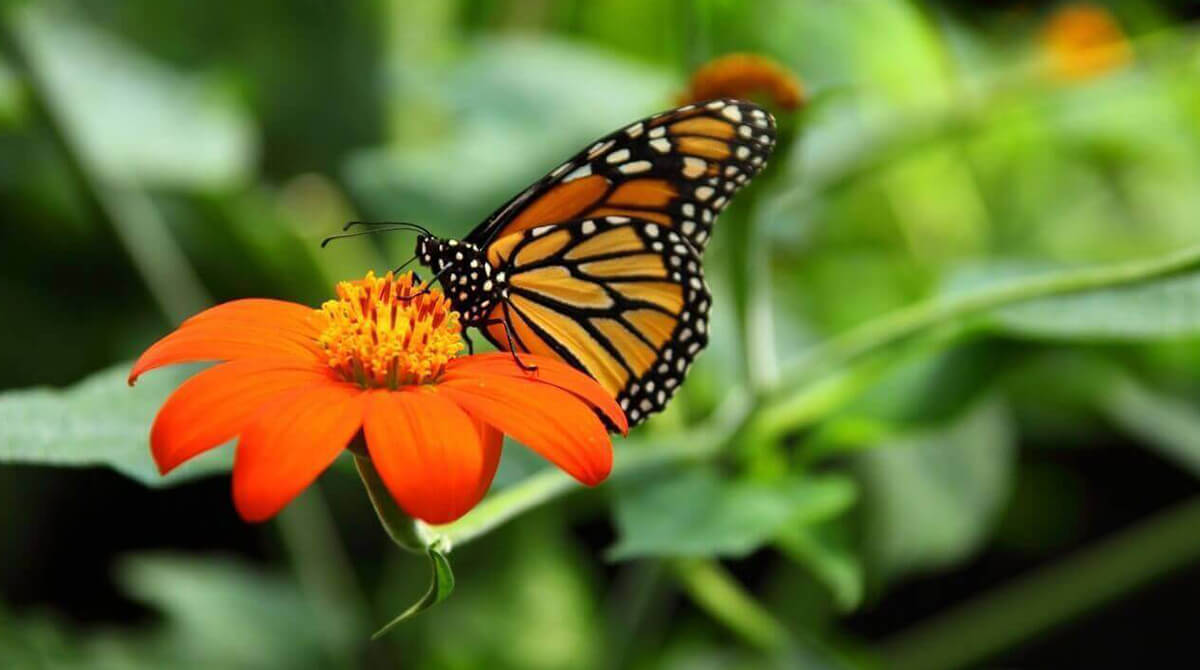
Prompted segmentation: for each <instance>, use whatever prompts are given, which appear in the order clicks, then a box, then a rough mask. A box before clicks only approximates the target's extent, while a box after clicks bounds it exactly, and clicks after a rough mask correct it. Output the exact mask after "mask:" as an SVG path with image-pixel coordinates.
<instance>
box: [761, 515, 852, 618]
mask: <svg viewBox="0 0 1200 670" xmlns="http://www.w3.org/2000/svg"><path fill="white" fill-rule="evenodd" d="M840 530H841V529H840V527H837V526H834V525H832V524H828V523H825V524H812V525H807V526H795V527H792V528H788V529H785V530H784V531H783V532H782V533H780V535H779V538H778V541H777V543H778V545H779V548H780V550H782V551H783V553H784V554H786V555H787V556H788V557H789V558H791V559H792V560H794V561H796V562H797V563H800V564H801V565H804V566H805V567H807V568H808V569H809V570H810V571H811V572H812V574H813V576H815V577H816V578H817V579H818V580H819V581H820V582H821V583H822V584H824V585H825V586H827V587H828V588H829V591H830V593H832V594H833V601H834V604H835V605H836V606H837V608H838V610H839V611H842V612H849V611H851V610H853V609H854V608H856V607H858V605H859V603H861V602H862V598H863V590H864V589H863V566H862V561H861V560H860V559H859V557H858V556H857V555H856V554H855V553H854V549H853V547H851V546H850V543H849V541H848V540H847V538H846V537H844V535H843V534H841V533H839V531H840Z"/></svg>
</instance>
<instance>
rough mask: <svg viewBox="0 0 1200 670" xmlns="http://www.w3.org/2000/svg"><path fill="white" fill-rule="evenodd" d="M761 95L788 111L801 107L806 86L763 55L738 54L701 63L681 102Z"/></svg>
mask: <svg viewBox="0 0 1200 670" xmlns="http://www.w3.org/2000/svg"><path fill="white" fill-rule="evenodd" d="M759 96H766V98H767V100H768V101H769V102H771V103H774V105H775V106H776V107H778V108H780V109H783V110H786V111H792V110H796V109H799V108H800V107H801V106H803V105H804V102H805V95H804V87H803V86H802V85H801V84H800V81H799V80H798V79H796V77H795V76H794V75H792V73H791V72H788V70H787V68H785V67H783V66H782V65H780V64H779V63H777V62H775V61H773V60H771V59H769V58H765V57H763V56H758V55H755V54H749V53H734V54H728V55H725V56H721V57H719V58H716V59H714V60H711V61H709V62H708V63H705V64H704V65H702V66H700V68H699V69H697V70H696V72H695V73H694V74H692V79H691V81H690V82H689V84H688V89H687V91H685V92H684V93H683V94H682V95H680V96H679V103H680V104H687V103H690V102H701V101H704V100H712V99H713V98H741V99H744V100H749V99H753V98H756V97H759Z"/></svg>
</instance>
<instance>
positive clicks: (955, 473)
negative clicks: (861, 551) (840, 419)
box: [855, 399, 1016, 579]
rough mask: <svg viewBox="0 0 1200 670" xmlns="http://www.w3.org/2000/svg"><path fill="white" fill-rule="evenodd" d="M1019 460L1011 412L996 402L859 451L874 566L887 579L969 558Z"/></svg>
mask: <svg viewBox="0 0 1200 670" xmlns="http://www.w3.org/2000/svg"><path fill="white" fill-rule="evenodd" d="M1015 460H1016V445H1015V443H1014V439H1013V435H1012V428H1011V426H1010V417H1009V415H1008V412H1007V410H1006V408H1005V406H1004V405H1003V404H1002V403H1001V402H1000V401H998V400H994V399H993V400H987V401H984V402H981V403H979V404H977V405H976V406H975V407H973V408H971V410H969V411H967V412H966V413H965V414H964V415H963V416H961V417H959V418H958V419H957V420H956V421H954V422H952V423H949V424H948V425H944V426H941V427H938V428H935V429H929V430H924V431H920V432H914V433H911V434H908V435H900V436H897V437H893V438H891V439H889V440H887V441H885V442H882V443H879V444H877V445H875V448H873V449H871V450H870V451H867V452H864V453H861V454H859V455H858V456H857V458H856V461H855V466H856V469H857V471H858V472H859V474H860V477H861V480H862V484H863V504H862V512H863V532H864V541H865V548H866V557H867V559H868V565H869V567H872V568H874V571H875V572H876V574H877V575H878V576H879V577H882V578H885V579H886V578H893V577H896V576H898V575H901V574H904V573H908V572H911V571H916V570H924V569H930V568H937V567H943V566H946V565H949V564H952V563H954V562H956V561H958V560H961V559H962V558H964V557H966V556H967V555H968V554H970V553H971V552H972V551H974V550H975V549H976V548H978V547H979V546H980V544H982V542H983V541H984V540H985V539H986V538H987V536H988V533H989V531H990V528H991V525H992V524H993V523H994V522H996V521H997V520H998V517H999V514H1000V512H1001V511H1002V509H1003V506H1004V503H1005V502H1006V500H1007V498H1008V494H1009V490H1010V488H1011V485H1012V478H1013V466H1014V463H1015Z"/></svg>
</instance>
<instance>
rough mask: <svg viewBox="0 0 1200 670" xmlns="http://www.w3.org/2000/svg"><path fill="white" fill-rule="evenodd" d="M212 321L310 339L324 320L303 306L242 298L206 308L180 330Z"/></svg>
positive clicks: (316, 333) (186, 321)
mask: <svg viewBox="0 0 1200 670" xmlns="http://www.w3.org/2000/svg"><path fill="white" fill-rule="evenodd" d="M212 319H218V320H222V321H225V322H231V321H237V322H240V323H244V324H246V325H250V326H266V327H269V328H281V329H286V330H290V331H293V332H295V333H298V334H300V335H305V336H308V337H312V338H316V337H317V335H320V334H321V330H322V329H323V328H324V326H325V324H324V322H323V320H324V316H322V315H321V313H320V311H318V310H315V309H313V308H311V307H308V306H307V305H301V304H299V303H294V302H287V301H285V300H271V299H270V298H245V299H242V300H231V301H229V302H225V303H221V304H220V305H217V306H215V307H210V308H208V309H206V310H204V311H203V312H200V313H199V314H196V315H195V316H191V317H189V318H188V319H186V320H185V321H184V322H183V324H181V325H180V328H184V327H187V326H192V325H196V324H200V323H203V322H205V321H209V320H212Z"/></svg>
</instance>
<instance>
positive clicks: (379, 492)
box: [348, 435, 440, 554]
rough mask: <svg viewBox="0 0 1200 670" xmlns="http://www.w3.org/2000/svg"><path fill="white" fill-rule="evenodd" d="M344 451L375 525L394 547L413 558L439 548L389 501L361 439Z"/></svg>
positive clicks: (415, 521) (414, 520)
mask: <svg viewBox="0 0 1200 670" xmlns="http://www.w3.org/2000/svg"><path fill="white" fill-rule="evenodd" d="M348 448H349V449H350V452H351V453H352V454H354V467H355V469H357V470H358V476H359V477H360V478H361V479H362V482H363V487H364V488H366V489H367V498H369V499H370V500H371V506H372V507H374V508H375V515H376V516H378V517H379V524H380V525H382V526H383V529H384V530H385V531H386V532H387V534H388V537H390V538H392V542H395V543H396V546H398V547H400V548H401V549H404V550H405V551H411V552H412V553H414V554H424V553H425V552H426V551H427V550H428V549H430V548H431V547H433V546H434V545H435V544H438V545H439V547H440V543H438V541H437V540H438V538H436V537H434V535H433V534H431V533H429V532H428V531H427V529H428V526H425V525H424V524H422V523H421V522H420V521H417V520H416V519H414V518H412V517H411V516H409V515H407V514H405V513H404V510H402V509H400V506H399V505H397V504H396V501H395V500H393V499H392V494H391V493H389V492H388V490H387V487H386V486H385V485H384V483H383V480H382V479H380V477H379V472H378V471H376V470H375V464H374V463H372V462H371V458H370V457H369V456H367V454H366V444H365V443H364V442H363V438H362V435H359V436H358V437H356V438H354V441H353V442H351V443H350V446H349V447H348Z"/></svg>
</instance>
